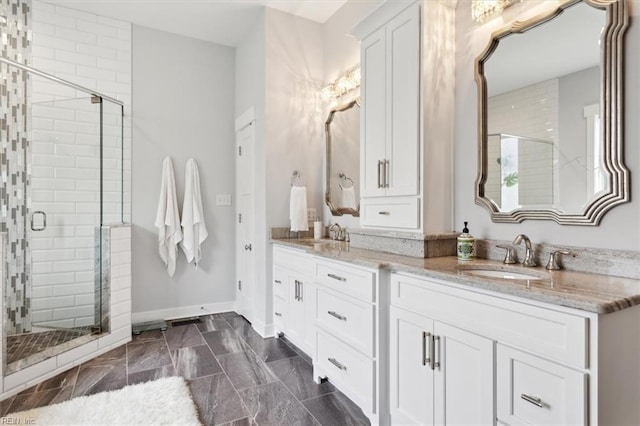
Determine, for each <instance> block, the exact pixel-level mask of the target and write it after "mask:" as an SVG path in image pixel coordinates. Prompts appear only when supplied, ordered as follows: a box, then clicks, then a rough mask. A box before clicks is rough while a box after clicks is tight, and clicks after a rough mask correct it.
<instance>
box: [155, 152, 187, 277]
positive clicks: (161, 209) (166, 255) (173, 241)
mask: <svg viewBox="0 0 640 426" xmlns="http://www.w3.org/2000/svg"><path fill="white" fill-rule="evenodd" d="M155 225H156V228H158V252H159V253H160V257H161V258H162V260H163V261H164V263H165V265H166V266H167V272H168V273H169V276H170V277H173V274H174V273H175V271H176V257H177V254H178V243H179V242H180V240H182V231H181V230H180V215H179V213H178V200H177V198H176V179H175V176H174V175H173V163H172V162H171V158H169V157H167V158H165V159H164V161H163V162H162V184H161V187H160V200H159V201H158V212H157V213H156V222H155Z"/></svg>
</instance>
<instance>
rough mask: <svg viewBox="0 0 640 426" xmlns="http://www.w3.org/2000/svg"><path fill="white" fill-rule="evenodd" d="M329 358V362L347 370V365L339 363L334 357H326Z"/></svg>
mask: <svg viewBox="0 0 640 426" xmlns="http://www.w3.org/2000/svg"><path fill="white" fill-rule="evenodd" d="M327 359H328V360H329V362H330V363H331V364H333V365H335V366H336V367H338V368H339V369H340V370H342V371H346V370H347V366H346V365H343V364H340V363H339V362H338V361H337V360H336V359H335V358H327Z"/></svg>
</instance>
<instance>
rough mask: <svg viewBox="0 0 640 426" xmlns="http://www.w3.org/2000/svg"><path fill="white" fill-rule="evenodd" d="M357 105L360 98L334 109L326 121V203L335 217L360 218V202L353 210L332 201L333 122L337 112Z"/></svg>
mask: <svg viewBox="0 0 640 426" xmlns="http://www.w3.org/2000/svg"><path fill="white" fill-rule="evenodd" d="M355 105H358V106H360V97H357V98H355V99H353V100H352V101H349V102H347V103H345V104H342V105H340V106H337V107H335V108H332V109H331V112H329V116H328V117H327V121H325V123H324V133H325V137H326V143H325V145H326V156H325V163H326V170H325V174H326V186H325V194H324V201H325V202H326V203H327V206H328V207H329V210H331V214H332V215H334V216H342V215H345V214H350V215H352V216H353V217H359V216H360V202H358V208H357V209H352V208H347V207H336V206H335V205H334V204H333V201H331V122H332V121H333V116H334V115H335V114H336V112H342V111H346V110H348V109H350V108H353V107H354V106H355Z"/></svg>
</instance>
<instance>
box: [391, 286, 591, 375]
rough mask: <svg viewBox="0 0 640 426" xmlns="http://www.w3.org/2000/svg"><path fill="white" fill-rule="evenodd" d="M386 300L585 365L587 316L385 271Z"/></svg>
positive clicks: (525, 347)
mask: <svg viewBox="0 0 640 426" xmlns="http://www.w3.org/2000/svg"><path fill="white" fill-rule="evenodd" d="M391 303H392V304H393V305H395V306H398V307H401V308H405V309H408V310H411V311H414V312H417V313H422V314H425V315H428V316H431V317H433V318H439V319H441V320H442V321H444V322H449V323H451V324H455V325H456V326H458V327H461V328H464V329H466V330H469V331H472V332H474V333H477V334H480V335H482V336H487V337H489V338H491V339H494V340H497V341H499V342H504V343H507V344H510V345H514V346H518V347H520V348H523V349H526V350H528V351H531V352H534V353H538V354H540V355H543V356H545V357H549V358H553V359H556V360H558V361H563V362H566V363H568V364H572V365H575V366H576V367H581V368H586V367H587V353H588V350H587V349H588V348H587V329H588V319H587V318H584V317H580V316H577V315H572V314H569V313H565V312H560V311H555V310H552V309H546V308H541V307H537V306H532V305H528V304H526V303H519V302H516V301H512V300H506V299H503V298H500V297H499V296H490V295H486V294H481V293H476V292H474V291H468V290H463V289H460V288H456V287H453V286H449V285H447V283H446V282H438V281H435V280H431V279H426V278H422V277H420V278H418V277H413V276H408V275H403V274H392V275H391Z"/></svg>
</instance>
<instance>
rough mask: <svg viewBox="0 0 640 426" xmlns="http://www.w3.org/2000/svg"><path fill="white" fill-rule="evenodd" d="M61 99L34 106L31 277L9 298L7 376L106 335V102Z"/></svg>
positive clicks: (27, 248) (28, 189)
mask: <svg viewBox="0 0 640 426" xmlns="http://www.w3.org/2000/svg"><path fill="white" fill-rule="evenodd" d="M34 83H35V82H34ZM36 87H37V85H36ZM64 90H66V89H64ZM68 92H72V93H73V94H75V91H73V90H71V89H69V90H68ZM60 97H61V96H60V95H58V96H56V98H58V99H56V100H50V101H39V102H37V101H33V102H30V103H29V113H30V117H28V119H27V122H28V123H30V127H29V131H30V138H29V139H30V142H29V146H28V148H27V152H26V154H25V159H26V164H27V170H28V172H27V176H28V179H27V181H26V182H25V188H24V194H25V195H26V196H25V200H26V214H25V216H24V220H25V223H24V229H25V239H24V247H23V250H24V263H25V270H26V272H27V273H26V274H25V280H24V281H25V282H23V283H20V284H19V285H18V286H17V288H15V289H9V291H7V294H6V297H5V309H6V312H7V314H8V315H7V317H8V321H7V323H6V324H5V331H6V333H7V371H13V370H14V369H18V368H22V367H23V366H25V364H26V365H29V364H31V363H32V362H30V361H29V360H30V359H31V358H33V355H35V354H38V353H42V352H44V353H48V352H51V351H52V348H54V347H57V349H56V350H57V351H59V350H64V349H65V347H64V346H61V345H64V344H65V343H67V342H70V341H73V340H75V339H77V338H78V337H82V336H87V335H91V334H93V333H96V332H100V331H101V319H102V312H101V307H102V304H101V283H102V281H101V275H100V273H101V258H100V254H101V249H100V247H101V241H100V238H101V235H100V224H101V213H102V211H101V207H102V200H101V132H102V126H101V104H100V101H101V99H100V98H96V97H91V96H86V95H84V96H82V97H73V98H67V99H60ZM67 349H68V348H67ZM37 358H39V357H37ZM38 360H39V359H38Z"/></svg>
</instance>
